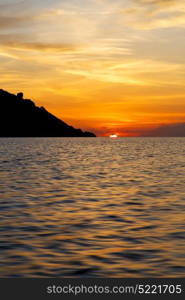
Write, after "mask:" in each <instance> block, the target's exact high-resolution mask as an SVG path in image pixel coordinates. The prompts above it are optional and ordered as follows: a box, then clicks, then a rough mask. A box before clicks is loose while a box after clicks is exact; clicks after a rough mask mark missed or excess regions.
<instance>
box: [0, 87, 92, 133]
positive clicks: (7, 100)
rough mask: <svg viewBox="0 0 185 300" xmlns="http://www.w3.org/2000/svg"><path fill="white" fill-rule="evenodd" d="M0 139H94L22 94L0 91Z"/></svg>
mask: <svg viewBox="0 0 185 300" xmlns="http://www.w3.org/2000/svg"><path fill="white" fill-rule="evenodd" d="M0 136H1V137H95V135H94V134H93V133H91V132H83V131H82V130H81V129H75V128H73V127H72V126H69V125H68V124H66V123H65V122H63V121H62V120H60V119H58V118H56V117H55V116H54V115H52V114H51V113H49V112H48V111H47V110H46V109H45V108H44V107H37V106H36V105H35V104H34V102H33V101H31V100H28V99H24V98H23V93H18V94H17V95H13V94H10V93H8V92H6V91H4V90H1V89H0Z"/></svg>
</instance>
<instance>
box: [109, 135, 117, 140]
mask: <svg viewBox="0 0 185 300" xmlns="http://www.w3.org/2000/svg"><path fill="white" fill-rule="evenodd" d="M109 137H110V138H111V139H116V138H117V137H118V135H117V134H110V135H109Z"/></svg>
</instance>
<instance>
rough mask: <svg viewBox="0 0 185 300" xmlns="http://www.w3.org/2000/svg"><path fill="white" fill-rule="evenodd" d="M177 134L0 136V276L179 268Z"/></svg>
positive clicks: (182, 195) (183, 200)
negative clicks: (168, 136) (115, 137)
mask: <svg viewBox="0 0 185 300" xmlns="http://www.w3.org/2000/svg"><path fill="white" fill-rule="evenodd" d="M184 209H185V138H122V139H116V140H111V139H108V138H96V139H95V138H35V139H34V138H28V139H24V138H23V139H19V138H17V139H16V138H15V139H13V138H10V139H6V138H3V139H0V213H1V217H0V277H9V276H17V277H18V276H19V277H22V276H25V277H44V276H49V277H58V276H60V277H71V276H72V277H80V276H81V277H85V276H86V277H154V276H155V277H160V276H163V277H184V276H185V213H184Z"/></svg>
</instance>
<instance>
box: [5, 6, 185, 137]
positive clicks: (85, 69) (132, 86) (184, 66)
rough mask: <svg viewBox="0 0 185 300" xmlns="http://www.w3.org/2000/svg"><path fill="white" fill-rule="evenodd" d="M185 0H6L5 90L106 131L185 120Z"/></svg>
mask: <svg viewBox="0 0 185 300" xmlns="http://www.w3.org/2000/svg"><path fill="white" fill-rule="evenodd" d="M184 54H185V1H184V0H27V1H21V0H20V1H18V0H0V88H3V89H4V90H7V91H9V92H12V93H17V92H19V91H22V92H24V95H25V97H26V98H29V99H33V100H34V101H35V103H36V104H37V105H38V106H44V107H45V108H46V109H47V110H48V111H50V112H51V113H53V114H55V115H56V116H57V117H59V118H61V119H62V120H64V121H65V122H67V123H69V124H71V125H73V126H75V127H77V128H82V129H85V130H91V131H93V132H95V133H96V134H97V135H99V136H102V135H103V136H107V135H109V134H113V133H117V134H118V135H120V136H139V135H143V134H146V133H147V132H149V131H150V130H152V129H155V128H158V127H159V126H165V128H166V126H168V125H169V128H172V127H173V124H174V126H176V125H177V124H184V123H185V55H184Z"/></svg>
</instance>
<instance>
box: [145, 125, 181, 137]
mask: <svg viewBox="0 0 185 300" xmlns="http://www.w3.org/2000/svg"><path fill="white" fill-rule="evenodd" d="M144 136H151V137H185V122H183V123H177V124H166V125H161V126H159V127H158V128H156V129H153V130H151V131H149V132H148V133H147V134H145V135H144Z"/></svg>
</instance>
